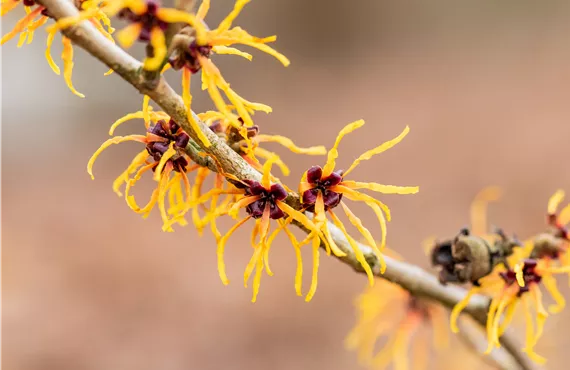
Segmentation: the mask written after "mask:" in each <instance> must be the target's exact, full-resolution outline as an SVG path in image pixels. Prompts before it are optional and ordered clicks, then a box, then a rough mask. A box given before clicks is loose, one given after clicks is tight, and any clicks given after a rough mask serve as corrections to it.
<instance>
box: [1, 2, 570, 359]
mask: <svg viewBox="0 0 570 370" xmlns="http://www.w3.org/2000/svg"><path fill="white" fill-rule="evenodd" d="M232 4H233V2H232V1H230V0H214V1H213V7H212V12H211V14H210V18H209V19H210V20H211V21H212V22H213V23H215V22H216V21H219V20H220V19H221V17H222V16H223V14H225V13H226V12H227V11H228V10H229V9H230V8H231V6H232ZM15 13H16V12H14V14H10V15H9V16H8V17H5V19H3V22H2V33H6V32H7V31H8V30H9V29H10V28H11V27H12V25H13V24H14V23H15V21H16V19H17V18H18V17H17V16H20V15H21V14H20V13H18V14H15ZM237 24H238V25H241V26H243V27H244V28H246V29H248V30H249V31H250V32H251V33H252V34H255V35H260V36H265V35H271V34H278V35H279V38H278V41H277V43H276V45H275V46H276V48H277V49H278V50H280V51H282V52H283V53H285V54H286V55H287V56H288V57H289V58H290V59H291V60H292V64H291V66H290V67H289V68H283V67H282V66H281V65H280V64H278V62H276V61H275V60H273V59H272V58H271V57H269V56H267V55H262V54H261V53H258V52H255V51H254V52H253V54H254V55H255V57H254V61H253V63H249V62H247V61H245V60H242V59H238V58H237V57H231V56H219V57H216V63H217V64H218V65H219V66H220V67H221V69H222V71H223V73H224V75H225V77H226V79H227V80H228V81H229V82H231V84H232V86H233V87H234V88H235V89H236V90H237V91H239V92H240V93H241V94H242V95H243V96H245V97H246V98H248V99H251V100H254V101H262V102H264V103H267V104H269V105H271V106H272V107H273V108H274V112H273V113H272V114H270V115H263V114H262V113H260V114H258V115H257V116H256V117H255V118H256V119H257V123H258V124H259V125H260V126H261V127H262V130H263V131H264V132H266V133H275V134H281V135H286V136H289V137H291V138H293V139H294V140H295V141H296V142H297V143H298V144H299V145H305V146H308V145H315V144H324V145H327V146H330V145H331V144H332V142H333V141H334V138H335V136H336V133H337V132H338V131H339V130H340V128H341V127H343V126H344V125H345V124H346V123H348V122H351V121H353V120H356V119H359V118H364V119H365V120H366V121H367V125H366V126H365V127H364V128H362V129H360V130H359V131H357V132H356V133H354V134H352V135H350V136H348V137H347V138H346V139H345V141H344V142H343V143H342V145H341V148H340V151H341V157H340V160H339V162H340V164H341V165H343V166H346V165H348V164H349V163H350V162H351V161H352V160H353V159H354V158H355V157H356V156H358V155H359V154H360V153H361V152H362V151H364V149H367V148H370V147H373V146H375V145H377V144H378V143H380V142H381V141H384V140H387V139H389V138H392V137H393V136H395V135H397V134H398V133H399V132H400V131H401V130H402V129H403V127H404V125H410V127H411V133H410V134H409V135H408V137H407V138H406V140H405V141H404V142H403V143H401V144H400V145H398V146H397V147H396V148H394V149H393V150H390V151H389V152H386V153H384V154H383V155H381V156H379V157H378V158H376V159H375V160H373V161H369V162H367V163H364V164H362V165H361V167H360V168H358V170H356V171H355V172H354V177H355V178H356V177H358V178H359V179H362V180H364V181H378V182H381V183H388V184H402V185H416V184H417V185H419V186H420V187H421V192H420V193H419V194H418V195H415V196H406V197H399V196H384V197H382V198H381V199H382V200H385V201H386V202H387V203H388V204H389V205H390V206H391V207H392V210H393V221H392V222H391V224H390V225H389V232H388V233H389V234H388V235H389V245H390V247H391V248H393V249H395V250H397V251H398V252H399V253H401V254H402V255H403V256H405V258H406V259H408V260H409V261H411V262H414V263H418V264H420V265H422V266H424V267H429V266H428V264H427V259H426V257H425V255H424V253H423V251H422V249H421V247H420V244H421V241H422V240H423V239H424V238H426V237H428V236H431V235H438V236H442V237H446V236H452V235H454V234H455V233H456V232H457V230H458V229H459V228H460V227H462V226H463V225H466V224H467V223H468V222H469V220H468V206H469V203H470V201H471V200H472V198H473V197H474V196H475V194H476V193H477V192H478V191H479V190H480V189H481V188H483V187H485V186H487V185H499V186H501V187H502V188H503V189H504V191H505V195H504V197H503V199H502V201H501V202H500V203H499V204H497V205H493V206H492V207H491V209H490V219H491V222H492V223H493V224H495V225H499V226H502V227H503V228H505V229H506V230H507V231H508V232H516V233H517V234H518V235H519V236H521V237H524V236H528V235H531V234H533V233H536V232H538V231H540V230H542V228H543V223H544V213H545V210H546V202H547V199H548V197H549V196H550V195H551V194H552V193H553V192H554V191H555V190H556V189H557V188H563V189H566V190H570V172H569V171H567V168H568V143H569V139H570V124H569V123H568V122H569V119H570V104H569V99H570V68H569V66H570V2H568V1H565V0H544V1H534V0H477V1H473V0H432V1H421V0H407V1H398V2H396V1H377V0H359V1H340V0H339V1H330V0H311V1H306V0H289V1H278V0H263V1H261V0H258V1H253V2H252V3H251V4H250V5H248V6H247V7H246V9H245V11H244V12H243V14H242V15H241V16H240V18H238V22H237ZM44 45H45V32H44V31H43V30H41V31H39V32H37V34H36V39H35V41H34V42H33V43H32V44H31V45H26V46H24V47H22V48H21V49H17V48H16V40H12V41H11V42H9V43H8V44H7V45H5V46H3V48H2V56H3V58H2V104H3V110H2V124H3V125H2V126H3V127H2V131H3V132H2V159H3V161H2V180H3V181H2V188H3V189H2V191H3V193H2V196H3V197H2V201H3V206H4V207H3V216H4V218H3V224H2V226H3V235H2V242H3V243H2V246H3V256H2V257H3V260H2V262H3V263H2V267H3V275H2V278H3V286H2V288H3V298H4V300H3V307H2V308H3V317H2V319H3V337H4V338H3V339H4V340H3V365H4V366H5V369H14V370H15V369H20V370H27V369H58V370H65V369H73V370H78V369H82V370H83V369H125V370H127V369H137V370H140V369H169V370H170V369H172V370H178V369H275V370H278V369H279V370H281V369H283V370H284V369H329V370H336V369H357V368H359V365H358V363H357V360H356V356H355V354H354V353H350V352H347V351H345V350H344V347H343V339H344V337H345V335H346V333H347V332H348V331H349V330H350V328H351V326H352V325H353V323H354V320H355V314H354V309H353V301H354V298H355V297H356V296H357V295H358V294H359V293H360V292H361V290H362V289H363V288H364V286H365V285H366V278H365V277H364V276H362V275H358V274H355V273H354V272H353V271H352V270H351V269H349V268H348V267H346V266H344V265H342V264H341V263H339V262H338V261H336V260H334V259H333V258H328V259H327V258H324V259H323V260H322V261H321V270H320V279H319V289H318V292H317V295H316V296H315V298H314V299H313V301H312V302H311V303H309V304H307V303H305V302H304V301H303V299H300V298H299V297H297V296H295V294H294V290H293V277H294V270H295V267H294V264H295V260H294V254H293V250H292V248H291V247H290V245H289V244H288V243H287V242H286V240H285V239H284V238H283V239H279V240H278V242H276V244H275V245H274V248H273V249H272V254H271V259H272V265H273V270H274V272H275V276H273V277H267V276H264V278H263V279H262V287H261V293H260V295H259V297H258V302H257V303H256V304H252V303H250V298H251V291H250V290H248V289H244V287H243V285H242V284H241V281H242V278H241V277H242V273H243V269H244V267H245V264H246V263H247V261H248V259H249V256H250V253H251V248H250V246H249V245H248V236H247V231H246V230H244V231H243V232H241V233H237V234H236V235H235V236H234V237H233V238H232V242H231V245H230V246H229V248H228V250H227V255H226V260H227V264H228V269H229V275H230V278H231V279H232V283H231V284H230V285H229V286H227V287H226V286H223V285H222V284H221V282H220V280H219V277H218V273H217V270H216V256H215V245H214V241H213V238H212V237H211V236H210V235H209V234H206V235H204V236H203V237H200V236H199V235H198V234H197V233H196V232H195V231H194V230H193V229H192V228H184V229H179V230H177V231H176V232H175V233H171V234H166V233H162V232H161V231H160V224H159V223H160V220H159V217H158V216H157V215H156V214H153V215H152V216H151V217H150V219H147V220H143V219H141V218H140V217H139V216H138V215H136V214H134V213H132V212H131V211H130V210H129V209H128V208H127V207H126V205H125V203H124V200H123V199H120V198H118V197H117V196H116V195H115V194H114V193H113V192H112V190H111V183H112V181H113V179H114V178H115V177H116V176H117V175H118V174H119V173H120V171H122V169H123V168H124V167H125V166H126V165H127V164H128V162H129V160H130V158H132V156H133V155H134V153H136V152H137V151H138V150H139V149H140V148H138V147H136V146H137V144H124V145H120V146H115V147H112V148H111V149H109V150H108V151H107V152H105V153H104V154H103V156H102V157H101V158H100V159H99V161H98V162H97V163H96V167H95V175H96V180H95V181H91V179H90V178H89V176H88V175H87V173H86V171H85V166H86V163H87V160H88V158H89V157H90V155H91V153H92V152H93V151H95V150H96V149H97V147H98V146H99V144H100V143H101V142H103V141H104V140H106V139H107V137H108V135H107V131H108V128H109V126H110V124H111V123H112V122H113V121H114V120H115V119H117V118H118V117H120V116H122V115H124V114H126V113H128V112H132V111H136V110H138V109H139V108H140V104H141V99H142V97H141V96H140V95H139V94H138V93H136V92H135V91H134V90H133V89H132V88H131V87H130V86H128V85H127V84H125V83H123V82H122V81H121V80H120V79H119V78H118V77H117V76H109V77H103V73H104V72H105V70H106V69H105V68H104V66H102V65H101V64H100V63H99V62H97V61H95V60H92V59H91V58H90V57H89V56H87V55H86V53H85V52H83V51H82V50H80V49H79V48H76V49H75V50H76V52H75V62H76V63H75V69H74V83H75V86H76V88H77V89H78V90H79V91H81V92H83V93H84V94H85V95H86V96H87V98H86V99H83V100H82V99H79V98H77V97H75V96H73V95H72V94H71V93H70V92H69V91H68V89H67V88H66V86H65V84H64V81H63V78H62V77H60V76H59V77H58V76H56V75H55V74H54V73H53V72H52V71H51V70H50V68H49V66H48V65H47V63H46V61H45V59H44V56H43V50H44ZM141 49H142V47H140V45H139V49H136V50H133V53H135V54H136V55H140V52H141ZM60 51H61V48H60V45H59V41H57V40H56V42H55V43H54V51H53V55H54V58H55V59H56V61H57V62H58V63H59V64H60V65H61V61H60V59H59V54H60ZM177 78H178V76H177V75H176V74H170V75H169V79H170V80H171V81H173V84H174V86H175V87H176V88H177V89H179V82H178V80H177ZM194 86H195V87H196V86H197V84H194ZM194 107H195V108H196V109H199V110H207V109H209V108H211V107H212V105H211V103H210V101H209V99H208V98H207V96H206V94H205V93H202V92H198V91H195V103H194ZM142 127H143V126H142V122H131V123H127V124H125V125H124V126H122V127H121V129H120V130H119V131H120V133H119V134H127V133H133V132H137V133H139V132H142V131H141V130H142ZM274 148H275V149H276V150H279V151H280V154H282V157H283V158H284V159H285V160H286V161H287V162H288V163H289V164H290V167H291V169H292V174H291V176H290V179H288V180H287V183H288V184H290V185H291V186H294V184H296V182H297V181H298V178H299V177H300V175H301V173H302V172H303V171H304V170H305V169H306V168H307V167H309V166H310V165H312V164H316V163H321V162H322V161H323V159H321V158H312V157H305V156H300V155H291V154H290V153H287V152H286V151H285V150H281V149H280V148H279V147H278V146H276V147H274ZM145 184H146V188H145V186H138V187H139V188H140V189H137V191H138V192H140V193H137V195H138V196H139V197H143V196H146V194H148V191H150V186H151V185H152V184H151V181H150V179H147V180H146V183H145ZM145 192H146V193H145ZM141 199H142V198H141ZM355 208H356V210H357V211H358V212H360V214H361V215H362V218H363V219H364V221H365V222H368V224H369V225H376V224H375V223H374V222H375V220H374V217H373V215H372V214H371V213H370V212H369V210H367V209H365V208H363V207H355ZM228 225H229V222H225V223H222V226H223V227H224V228H227V227H228ZM372 228H373V229H375V231H378V230H377V228H376V227H375V226H372ZM306 252H308V251H306ZM306 258H307V259H306V266H308V265H310V256H309V254H307V255H306ZM309 275H310V273H309V271H307V270H306V278H308V277H309ZM305 282H306V285H305V286H306V287H308V279H306V281H305ZM569 329H570V315H569V314H568V313H567V312H566V313H563V314H560V315H557V316H553V317H551V318H550V319H549V321H548V323H547V328H546V334H545V338H544V340H543V341H542V342H541V344H540V345H539V347H538V349H539V351H542V353H544V354H546V355H548V356H549V362H548V365H547V366H546V368H548V369H564V368H566V366H567V362H566V361H567V355H566V353H565V351H564V349H563V348H565V347H566V346H568V345H569V344H570V343H569V340H568V339H567V338H568V337H567V335H566V333H567V332H568V330H569ZM522 339H523V338H522V335H521V340H522ZM465 359H469V358H468V357H465ZM465 361H472V360H470V359H469V360H465ZM432 367H433V368H443V367H440V366H439V365H433V366H432Z"/></svg>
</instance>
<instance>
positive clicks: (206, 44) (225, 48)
mask: <svg viewBox="0 0 570 370" xmlns="http://www.w3.org/2000/svg"><path fill="white" fill-rule="evenodd" d="M248 2H249V0H237V1H236V3H235V6H234V9H233V10H232V11H231V12H230V14H228V15H227V16H226V17H225V18H224V19H223V20H222V21H221V22H220V24H219V25H218V27H216V28H214V29H211V30H210V29H208V28H207V27H206V26H205V24H204V23H201V24H198V25H192V26H193V27H194V30H195V35H194V36H195V37H193V38H192V37H189V38H186V39H184V40H185V42H184V43H183V44H182V47H181V49H182V50H178V51H177V52H175V54H174V55H173V56H172V57H171V58H170V64H171V65H172V67H173V68H174V69H175V70H179V69H182V98H183V100H184V103H185V105H186V108H187V110H188V119H189V121H190V123H191V124H192V125H194V126H195V127H197V123H196V122H195V120H194V118H193V117H192V114H191V109H192V108H191V104H192V95H191V92H190V77H191V75H192V74H193V73H197V72H198V71H200V70H201V71H202V89H203V90H205V89H207V90H208V93H209V94H210V97H211V98H212V101H213V102H214V104H215V105H216V109H217V110H218V111H220V112H221V113H222V114H224V116H226V118H227V119H229V121H230V123H231V124H232V125H234V126H235V127H236V128H238V129H241V126H242V123H241V122H239V121H238V119H237V117H239V118H241V119H242V120H243V124H244V125H245V127H252V126H253V121H252V119H251V115H252V114H253V113H254V112H255V111H263V112H266V113H269V112H271V107H269V106H267V105H264V104H259V103H254V102H250V101H248V100H246V99H244V98H242V97H241V96H240V95H238V94H237V93H236V92H235V91H234V90H233V89H232V88H231V87H230V84H229V83H228V82H226V80H225V79H224V78H223V77H222V74H221V72H220V70H219V69H218V68H217V67H216V65H215V64H214V63H213V62H212V60H211V59H210V56H211V54H212V53H215V54H233V55H239V56H242V57H245V58H246V59H248V60H251V59H252V56H251V55H250V54H248V53H245V52H242V51H240V50H238V49H236V48H233V47H230V46H231V45H234V44H242V45H247V46H251V47H253V48H256V49H258V50H261V51H263V52H265V53H267V54H270V55H272V56H274V57H275V58H277V59H278V60H279V61H280V62H281V63H282V64H283V65H284V66H288V65H289V63H290V62H289V60H288V59H287V58H286V57H285V56H283V55H282V54H280V53H278V52H277V51H275V50H274V49H273V48H271V47H269V46H268V45H267V43H269V42H273V41H275V40H276V37H275V36H270V37H266V38H258V37H254V36H252V35H250V34H249V33H247V31H245V30H244V29H242V28H240V27H233V28H231V27H232V23H233V21H234V20H235V18H236V17H237V16H238V14H239V13H240V12H241V10H242V9H243V7H244V6H245V5H246V4H247V3H248ZM209 8H210V1H209V0H204V1H203V2H202V4H201V5H200V8H199V9H198V11H197V13H196V18H197V19H198V20H200V21H203V20H204V18H205V16H206V15H207V13H208V10H209ZM220 90H221V91H223V92H224V94H225V96H226V98H227V100H228V101H229V104H228V103H227V102H226V101H225V99H224V97H223V96H222V94H221V93H220ZM230 104H231V105H230ZM233 110H235V111H236V112H237V116H236V115H234V114H233V113H232V111H233ZM196 131H197V132H199V130H196ZM244 137H245V136H244ZM200 140H201V141H202V142H203V144H204V145H206V146H209V145H210V142H209V141H208V139H207V138H206V137H205V136H201V137H200Z"/></svg>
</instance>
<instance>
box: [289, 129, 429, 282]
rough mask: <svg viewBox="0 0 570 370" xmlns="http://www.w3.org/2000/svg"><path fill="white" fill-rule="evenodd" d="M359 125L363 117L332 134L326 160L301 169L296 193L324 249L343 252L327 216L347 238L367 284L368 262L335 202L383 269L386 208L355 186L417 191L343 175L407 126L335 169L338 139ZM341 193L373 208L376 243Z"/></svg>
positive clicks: (389, 191) (395, 191)
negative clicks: (378, 232)
mask: <svg viewBox="0 0 570 370" xmlns="http://www.w3.org/2000/svg"><path fill="white" fill-rule="evenodd" d="M363 125H364V121H363V120H359V121H355V122H353V123H350V124H348V125H347V126H345V127H344V128H343V129H342V130H341V131H340V133H339V134H338V136H337V138H336V141H335V143H334V146H333V147H332V148H331V149H330V150H329V152H328V155H327V162H326V163H325V165H324V167H320V166H313V167H311V168H310V169H309V170H307V171H306V172H305V173H304V175H303V178H302V180H301V183H300V185H299V194H300V195H301V199H302V204H303V207H304V208H305V209H306V210H308V211H310V212H313V213H314V219H313V220H314V222H315V225H316V226H317V228H318V229H319V230H320V231H321V232H322V233H323V234H324V236H325V238H326V242H327V253H330V252H331V251H332V252H333V253H334V254H335V255H336V256H340V257H342V256H344V255H345V253H344V252H343V251H342V250H340V249H339V248H338V246H337V245H336V244H335V242H334V240H333V238H332V237H331V233H330V230H329V226H328V225H329V224H328V222H327V216H328V217H329V218H330V220H331V221H332V222H333V224H334V225H335V226H337V227H338V228H339V229H340V230H341V231H342V233H343V234H344V235H345V237H346V238H347V240H348V241H349V243H350V245H351V247H352V249H353V250H354V252H355V255H356V258H357V260H358V261H359V262H360V264H361V265H362V267H363V268H364V270H365V271H366V274H367V275H368V277H369V280H370V284H371V285H372V284H373V282H374V274H373V272H372V269H371V268H370V265H369V264H368V262H367V261H366V259H365V258H364V254H363V253H362V251H361V250H360V248H359V247H358V245H357V244H356V241H355V240H354V238H352V237H351V236H350V235H349V234H348V232H347V231H346V227H345V226H344V224H343V223H342V222H341V221H340V219H339V218H338V216H337V215H336V213H335V212H334V211H333V209H334V208H336V207H337V206H339V205H340V206H341V208H342V210H343V212H344V213H345V215H346V216H347V218H348V220H349V221H350V223H351V224H352V225H354V226H355V227H356V228H357V229H358V231H359V232H360V233H361V234H362V236H363V237H364V239H365V240H366V242H367V243H368V244H369V245H370V246H371V247H372V248H373V250H374V252H375V253H376V255H377V257H378V259H379V261H380V264H381V272H382V273H384V271H385V269H386V263H385V262H384V258H383V257H382V250H383V249H384V247H385V246H386V221H390V219H391V215H390V209H389V208H388V206H386V205H385V204H384V203H382V202H381V201H379V200H377V199H375V198H374V197H372V196H370V195H367V194H364V193H362V192H360V191H359V190H360V189H366V190H371V191H374V192H379V193H383V194H415V193H417V192H418V191H419V187H417V186H394V185H382V184H377V183H374V182H359V181H353V180H346V176H348V174H349V173H350V172H352V170H354V169H355V168H356V167H357V166H358V165H359V164H360V163H361V162H362V161H366V160H368V159H370V158H372V157H373V156H375V155H377V154H380V153H382V152H384V151H386V150H388V149H390V148H392V147H393V146H394V145H396V144H398V143H399V142H400V141H402V140H403V139H404V137H405V136H406V135H407V134H408V132H409V128H408V127H407V126H406V128H405V129H404V131H402V133H401V134H400V135H398V136H397V137H396V138H394V139H392V140H389V141H387V142H385V143H382V144H381V145H379V146H377V147H376V148H373V149H371V150H368V151H366V152H365V153H363V154H362V155H361V156H360V157H358V158H357V159H356V160H354V162H352V164H351V165H350V166H349V168H348V169H347V170H346V171H343V170H336V159H337V158H338V146H339V144H340V141H341V139H342V138H343V137H344V136H345V135H346V134H348V133H350V132H352V131H354V130H356V129H358V128H360V127H362V126H363ZM343 197H345V198H346V199H349V200H352V201H357V202H364V203H365V204H366V205H367V206H369V207H370V208H371V209H372V210H373V211H374V213H375V214H376V217H377V218H378V221H379V223H380V230H381V233H382V239H381V241H380V246H378V245H377V243H376V240H375V239H374V238H373V237H372V234H371V233H370V231H369V230H368V229H367V228H366V227H364V225H363V224H362V221H361V220H360V219H359V218H358V217H357V216H356V215H355V214H354V213H353V212H352V211H351V210H350V208H349V207H348V206H347V205H346V204H345V202H344V201H343ZM317 253H318V251H317Z"/></svg>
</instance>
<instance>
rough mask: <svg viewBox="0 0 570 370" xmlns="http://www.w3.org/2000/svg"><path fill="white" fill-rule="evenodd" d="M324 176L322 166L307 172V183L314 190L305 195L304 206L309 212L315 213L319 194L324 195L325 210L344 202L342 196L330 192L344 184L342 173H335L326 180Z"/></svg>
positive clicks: (307, 191) (306, 192)
mask: <svg viewBox="0 0 570 370" xmlns="http://www.w3.org/2000/svg"><path fill="white" fill-rule="evenodd" d="M322 176H323V169H322V168H321V167H320V166H313V167H311V168H309V170H308V171H307V182H308V183H309V184H310V185H311V186H312V188H310V189H308V190H306V191H305V192H304V193H303V206H305V207H306V209H307V210H308V211H311V212H312V211H314V209H315V203H316V201H317V196H318V194H319V192H321V194H322V195H323V202H324V204H325V210H328V209H330V208H334V207H336V206H338V204H339V203H340V201H341V200H342V194H340V193H337V192H335V191H332V190H330V188H331V187H333V186H336V185H338V184H340V183H341V182H342V171H341V170H339V171H336V172H333V173H331V174H330V175H329V176H327V177H324V178H323V177H322Z"/></svg>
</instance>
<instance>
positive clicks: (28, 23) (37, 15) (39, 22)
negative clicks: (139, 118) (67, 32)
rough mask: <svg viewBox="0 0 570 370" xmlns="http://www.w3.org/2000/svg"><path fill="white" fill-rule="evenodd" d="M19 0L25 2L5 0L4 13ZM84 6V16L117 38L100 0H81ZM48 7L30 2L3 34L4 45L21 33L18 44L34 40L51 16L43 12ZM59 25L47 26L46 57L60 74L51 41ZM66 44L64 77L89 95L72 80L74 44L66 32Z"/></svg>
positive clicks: (79, 94)
mask: <svg viewBox="0 0 570 370" xmlns="http://www.w3.org/2000/svg"><path fill="white" fill-rule="evenodd" d="M19 3H21V0H3V1H2V10H1V14H2V15H4V14H7V13H8V12H9V11H11V10H12V9H14V8H15V7H16V5H18V4H19ZM81 8H82V14H84V15H85V16H84V17H83V18H82V20H88V21H89V22H90V23H91V24H92V25H93V26H94V27H95V28H96V29H97V30H98V31H99V32H101V34H103V35H104V36H105V37H107V38H108V39H110V40H113V37H112V36H111V34H112V33H113V32H114V29H113V28H112V27H111V21H110V20H109V17H108V16H107V15H106V14H105V13H104V12H102V11H101V9H100V2H99V1H95V0H84V1H82V2H81ZM44 9H45V8H44V7H43V6H39V5H38V6H36V7H35V8H34V9H32V7H30V6H24V10H25V11H26V15H25V16H24V17H23V18H21V19H20V20H19V21H18V22H17V23H16V25H15V26H14V28H13V29H12V31H10V32H8V33H7V34H5V35H4V36H2V40H1V41H0V45H3V44H4V43H5V42H7V41H9V40H11V39H12V38H14V37H15V36H16V35H18V34H19V35H20V36H19V40H18V47H21V46H22V45H24V43H27V44H30V43H31V42H32V41H33V38H34V33H35V31H36V30H37V29H38V28H39V27H41V26H43V25H44V24H45V23H46V22H47V21H48V19H49V17H47V16H45V15H43V14H42V11H43V10H44ZM59 29H60V28H59V27H57V23H56V24H54V25H51V26H48V27H46V31H47V32H48V36H47V40H46V51H45V57H46V60H47V62H48V64H49V66H50V67H51V69H52V70H53V71H54V72H55V73H56V74H57V75H59V74H60V73H61V71H60V68H59V66H58V65H57V64H56V63H55V61H54V60H53V57H52V55H51V45H52V43H53V40H54V38H55V35H56V33H57V32H58V30H59ZM26 40H27V42H26ZM62 45H63V51H62V53H61V59H62V61H63V77H64V80H65V83H66V84H67V86H68V87H69V89H70V90H71V92H72V93H73V94H75V95H77V96H79V97H81V98H84V97H85V96H84V95H83V94H81V93H80V92H78V91H77V90H76V89H75V87H74V86H73V83H72V80H71V78H72V72H73V46H72V44H71V40H69V39H68V38H67V37H65V36H62ZM110 72H111V71H109V72H107V73H106V74H109V73H110Z"/></svg>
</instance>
